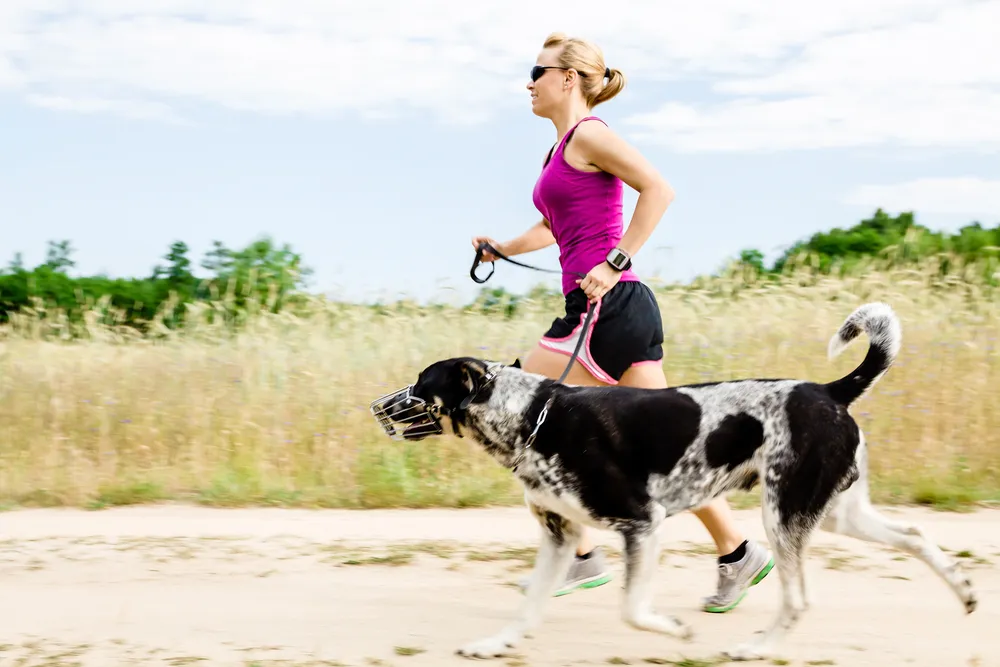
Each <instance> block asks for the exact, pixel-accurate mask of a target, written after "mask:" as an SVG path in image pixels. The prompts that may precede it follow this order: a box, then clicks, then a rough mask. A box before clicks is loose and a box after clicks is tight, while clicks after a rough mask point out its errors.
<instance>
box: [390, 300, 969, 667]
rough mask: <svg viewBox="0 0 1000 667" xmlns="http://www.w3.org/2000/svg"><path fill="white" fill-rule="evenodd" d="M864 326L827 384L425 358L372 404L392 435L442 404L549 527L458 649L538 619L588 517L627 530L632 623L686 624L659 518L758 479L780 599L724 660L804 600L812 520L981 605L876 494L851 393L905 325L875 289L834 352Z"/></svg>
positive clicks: (864, 383)
mask: <svg viewBox="0 0 1000 667" xmlns="http://www.w3.org/2000/svg"><path fill="white" fill-rule="evenodd" d="M862 331H864V332H865V333H866V334H867V335H868V338H869V340H870V346H869V348H868V353H867V355H866V357H865V359H864V361H863V362H862V363H861V364H860V365H859V366H858V367H857V368H856V369H855V370H853V371H851V373H849V374H848V375H846V376H844V377H843V378H841V379H839V380H835V381H833V382H830V383H828V384H817V383H813V382H806V381H801V380H761V379H755V380H734V381H730V382H718V383H709V384H698V385H688V386H681V387H676V388H671V389H657V390H654V389H636V388H627V387H572V386H566V385H562V384H557V383H555V382H554V381H552V380H550V379H547V378H545V377H542V376H539V375H533V374H529V373H526V372H524V371H522V370H520V368H519V367H518V366H519V365H518V364H515V365H514V366H506V365H503V364H498V363H492V362H487V361H482V360H479V359H474V358H468V357H463V358H455V359H448V360H444V361H439V362H437V363H434V364H432V365H431V366H429V367H428V368H426V369H425V370H424V371H423V372H421V373H420V376H419V378H418V380H417V382H416V383H415V384H414V385H413V386H411V387H408V388H406V389H404V390H402V391H401V392H397V393H396V394H395V395H394V397H395V399H396V400H394V401H392V402H391V403H392V404H391V405H388V406H387V405H386V404H387V403H388V401H382V402H381V403H379V406H382V407H381V408H380V409H381V414H382V417H383V419H382V421H383V426H384V427H385V428H386V429H387V431H388V432H390V434H391V433H392V430H391V429H392V426H390V425H389V424H390V423H392V422H395V423H409V425H408V426H407V428H406V429H405V430H404V431H403V432H402V437H404V438H406V439H409V440H419V439H421V438H423V437H426V436H427V435H431V434H438V433H442V432H443V427H442V426H441V420H442V419H445V420H447V421H450V422H451V424H452V427H453V429H454V431H455V433H456V434H457V435H459V436H462V435H463V433H464V434H467V435H468V436H469V437H470V438H472V439H473V440H475V441H476V442H478V443H479V444H481V445H482V446H483V447H484V448H485V449H486V451H487V452H489V453H490V454H491V455H492V456H493V457H494V458H495V459H496V460H497V461H498V462H500V463H501V464H502V465H504V466H506V467H507V468H509V469H510V470H512V471H513V473H514V475H515V476H516V477H517V478H518V479H519V480H520V482H521V483H522V484H523V485H524V488H525V499H526V501H527V504H528V507H529V508H530V509H531V511H532V513H533V514H534V515H535V516H536V517H537V518H538V520H539V522H540V523H541V526H542V528H543V535H544V537H543V540H542V543H541V546H540V549H539V551H538V557H537V560H536V564H535V569H534V572H533V574H532V577H531V583H530V584H529V586H528V590H527V592H526V599H525V602H524V605H523V607H522V609H521V611H520V613H519V615H518V617H517V618H516V620H515V621H514V622H512V623H511V624H509V625H508V626H506V627H505V628H503V629H502V630H501V631H500V632H499V633H498V634H496V635H494V636H491V637H488V638H486V639H483V640H481V641H477V642H474V643H472V644H469V645H467V646H465V647H463V648H461V649H460V650H459V653H460V654H462V655H466V656H470V657H494V656H499V655H502V654H504V653H505V652H506V651H507V650H509V649H510V648H512V647H514V646H515V645H516V644H517V643H518V642H519V641H521V640H522V639H523V637H524V635H525V634H526V633H527V632H528V631H530V630H531V629H532V628H534V627H536V626H537V625H538V624H539V623H540V622H541V618H542V610H543V606H544V604H545V602H546V601H547V600H548V599H549V598H550V596H551V594H552V592H553V590H554V587H555V585H556V584H557V583H558V582H560V581H562V579H563V578H564V577H565V574H566V571H567V569H568V568H569V565H570V563H571V561H572V558H573V553H574V551H575V548H576V544H577V540H578V539H579V537H580V527H581V526H582V525H587V526H592V527H595V528H603V529H608V530H613V531H616V532H618V533H619V534H620V535H621V536H622V538H623V540H624V554H625V599H624V604H623V609H622V613H623V618H624V620H625V622H627V623H629V624H630V625H632V626H634V627H636V628H639V629H642V630H651V631H654V632H661V633H665V634H669V635H674V636H678V637H683V638H687V637H689V636H690V630H689V629H688V628H687V627H686V626H685V625H683V624H682V623H681V622H680V621H678V620H676V619H674V618H668V617H666V616H663V615H661V614H658V613H657V612H656V611H654V609H653V605H652V586H651V580H652V577H653V575H654V571H655V569H656V564H657V557H658V544H657V528H658V527H659V525H660V524H661V522H662V521H663V520H664V519H665V518H666V517H668V516H671V515H674V514H677V513H678V512H682V511H684V510H688V509H691V508H697V507H700V506H703V505H705V504H707V503H709V502H711V501H712V500H713V499H714V498H716V497H717V496H720V495H722V494H725V493H726V492H728V491H731V490H733V489H750V488H752V487H753V486H754V485H755V484H756V483H758V482H760V483H761V484H762V485H763V494H762V502H763V506H762V514H763V523H764V528H765V530H766V533H767V538H768V542H769V543H770V546H771V548H772V549H773V551H774V555H775V563H776V567H777V570H778V575H779V577H780V580H781V587H782V605H781V608H780V611H779V612H778V615H777V618H776V619H775V621H774V623H773V625H772V626H771V627H770V629H769V630H767V631H766V632H764V633H762V634H761V636H760V637H759V638H757V639H755V640H754V641H752V642H749V643H746V644H742V645H740V646H738V647H736V648H735V649H733V650H730V651H728V652H727V653H726V655H727V657H729V658H730V659H744V660H745V659H761V658H765V657H768V656H770V655H772V653H773V651H774V649H775V648H776V647H777V646H778V645H779V643H780V642H781V640H782V638H783V637H784V636H785V634H786V633H787V632H788V631H789V630H790V629H791V628H792V627H793V626H794V625H795V623H796V622H797V621H798V620H799V618H800V616H801V615H802V613H803V612H804V610H805V609H806V608H807V606H808V603H807V601H806V591H805V582H804V576H803V569H802V564H803V558H804V557H805V553H804V552H805V548H806V545H807V542H808V540H809V537H810V535H811V534H812V532H813V530H814V529H815V528H817V527H821V528H822V529H824V530H828V531H832V532H837V533H842V534H845V535H850V536H853V537H856V538H860V539H863V540H868V541H872V542H880V543H883V544H887V545H891V546H893V547H896V548H898V549H902V550H904V551H906V552H908V553H911V554H913V555H914V556H917V557H919V558H921V559H923V560H924V561H925V562H926V563H927V564H928V565H929V566H930V567H931V568H932V569H933V570H934V571H935V572H937V574H938V575H939V576H940V577H941V578H942V579H944V581H945V582H947V583H948V585H950V586H951V588H952V590H953V591H954V592H955V594H956V595H957V596H958V598H959V600H961V602H962V604H963V605H964V607H965V609H966V610H967V611H968V612H972V611H973V610H974V609H975V606H976V598H975V594H974V592H973V590H972V584H971V583H970V581H969V579H968V578H967V577H965V576H964V575H963V574H962V573H961V572H960V570H959V567H958V564H957V563H956V562H954V561H952V560H951V559H949V558H948V557H947V556H946V555H945V554H944V553H942V551H941V550H940V549H939V548H938V547H937V546H935V545H934V543H933V542H931V541H930V540H928V539H927V537H925V536H924V534H923V532H922V531H921V530H920V528H918V527H916V526H912V525H905V524H901V523H897V522H894V521H890V520H889V519H887V518H885V517H883V516H881V515H880V514H879V513H878V512H876V511H875V509H874V508H873V507H872V506H871V504H870V502H869V496H868V480H867V462H868V455H867V445H866V443H865V438H864V435H863V433H862V432H861V429H860V428H859V426H858V424H857V423H856V422H855V421H854V419H853V418H852V417H851V416H850V414H849V413H848V411H847V408H848V407H849V406H850V405H851V404H852V403H853V402H854V401H856V400H857V399H858V398H859V397H860V396H862V395H863V394H864V393H865V392H866V391H867V390H868V389H869V388H870V387H871V386H872V385H873V384H874V383H875V382H876V381H877V380H878V379H879V378H880V377H881V376H882V375H883V374H884V373H885V372H886V371H887V370H888V369H889V367H890V366H891V365H892V362H893V360H894V359H895V357H896V355H897V353H898V351H899V348H900V340H901V331H900V326H899V321H898V320H897V318H896V315H895V314H894V313H893V311H892V309H891V308H890V307H889V306H887V305H885V304H882V303H870V304H866V305H864V306H861V307H860V308H858V309H857V310H856V311H855V312H854V313H852V314H851V315H850V317H848V318H847V320H846V321H845V322H844V323H843V325H842V326H841V327H840V329H839V331H838V332H837V333H836V335H834V337H833V338H832V339H831V341H830V347H829V354H830V356H831V357H833V356H835V355H837V354H839V353H840V352H841V351H842V350H843V348H844V347H845V346H846V345H847V344H848V343H850V342H851V341H852V340H853V339H854V338H856V337H857V336H858V335H859V334H860V333H861V332H862ZM374 405H375V404H373V406H374ZM413 415H416V417H415V418H414V417H413Z"/></svg>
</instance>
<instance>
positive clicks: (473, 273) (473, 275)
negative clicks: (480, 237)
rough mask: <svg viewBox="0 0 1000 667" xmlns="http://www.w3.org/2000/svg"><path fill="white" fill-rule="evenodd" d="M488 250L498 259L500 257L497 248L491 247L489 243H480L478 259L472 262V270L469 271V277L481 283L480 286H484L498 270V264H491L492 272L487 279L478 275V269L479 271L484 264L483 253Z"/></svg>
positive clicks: (477, 249)
mask: <svg viewBox="0 0 1000 667" xmlns="http://www.w3.org/2000/svg"><path fill="white" fill-rule="evenodd" d="M487 250H489V251H490V252H491V253H493V254H494V255H496V256H497V257H499V256H500V253H498V252H497V250H496V248H494V247H493V246H491V245H490V244H489V243H486V242H485V241H484V242H482V243H480V244H479V247H478V248H476V258H475V259H474V260H472V268H471V269H469V276H470V277H471V278H472V280H473V281H475V282H477V283H479V284H480V285H482V284H483V283H485V282H486V281H487V280H489V279H490V278H492V277H493V274H494V273H496V270H497V267H496V262H490V272H489V274H488V275H487V276H486V277H485V278H480V277H479V276H477V275H476V269H478V268H479V265H480V264H482V263H483V253H484V252H486V251H487Z"/></svg>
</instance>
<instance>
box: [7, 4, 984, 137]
mask: <svg viewBox="0 0 1000 667" xmlns="http://www.w3.org/2000/svg"><path fill="white" fill-rule="evenodd" d="M561 5H562V3H561V2H558V1H556V0H546V1H533V2H526V1H524V0H478V1H477V2H457V1H455V0H425V1H424V2H400V1H399V0H365V2H357V1H356V0H351V1H350V2H348V1H346V0H213V2H211V3H204V2H196V1H195V0H147V1H145V2H143V3H135V2H132V1H131V0H3V2H2V3H0V90H4V89H6V90H8V91H14V92H15V93H17V94H20V95H23V96H24V97H25V98H26V99H29V100H34V101H39V100H41V101H45V100H49V101H51V100H85V101H86V100H117V101H120V102H117V103H114V104H110V103H109V104H106V105H105V107H104V110H105V111H107V112H111V113H126V114H129V113H131V114H132V115H134V112H135V110H136V109H137V108H140V109H141V108H146V109H147V110H148V109H157V110H158V111H157V112H156V113H154V114H153V115H152V116H151V117H161V118H169V117H170V116H169V115H168V114H165V113H164V110H165V109H168V108H169V107H171V106H177V105H183V106H188V105H189V104H190V103H192V102H194V103H199V104H206V103H207V104H214V105H219V106H222V107H226V108H230V109H236V110H241V111H245V112H255V113H268V114H310V115H325V116H329V115H332V114H340V113H345V112H353V113H359V114H362V115H363V116H365V117H368V118H385V117H394V116H399V115H401V114H403V113H407V112H409V111H412V110H420V111H427V112H430V113H431V114H433V115H434V116H436V117H438V118H441V119H443V120H445V121H448V122H483V121H485V120H488V119H490V118H491V117H493V116H495V115H496V114H497V113H499V112H501V110H502V108H504V107H510V106H514V107H515V108H516V106H518V105H520V106H521V107H522V108H523V109H524V110H526V109H527V96H526V92H525V91H524V84H525V82H526V79H527V76H526V73H527V70H528V68H529V67H530V65H531V64H532V63H533V62H534V58H535V54H536V53H537V51H538V49H539V47H540V44H541V41H542V39H543V38H544V37H545V35H546V34H547V33H548V32H550V31H551V30H563V31H565V32H568V33H571V34H581V35H584V36H587V37H590V38H592V39H594V40H595V41H597V42H598V43H600V44H601V45H602V46H603V48H604V50H605V53H606V54H607V56H608V62H609V64H610V65H612V66H614V67H618V68H620V69H622V70H623V71H625V72H626V74H627V75H628V76H629V78H630V79H631V81H632V82H633V83H634V84H636V85H637V86H641V87H642V89H643V90H645V91H651V90H653V89H654V87H653V84H652V83H651V82H650V80H658V81H661V82H669V81H678V80H685V81H693V82H695V83H698V84H704V85H706V86H708V87H710V88H711V90H712V91H713V93H714V95H713V97H712V98H711V100H710V101H707V102H706V101H702V102H698V101H692V100H689V99H679V100H677V101H675V102H672V103H670V104H668V105H666V106H664V107H663V108H661V109H659V110H656V111H653V112H650V113H645V114H640V115H636V116H634V117H633V118H632V119H631V121H632V124H633V127H635V128H636V129H637V131H638V133H639V134H641V135H643V136H645V137H646V138H648V139H650V140H653V141H657V142H661V143H663V144H666V145H668V146H671V147H673V148H675V149H678V150H688V151H706V150H768V149H788V148H801V147H825V146H851V145H870V144H878V143H886V142H894V143H903V144H908V145H927V146H946V147H962V148H968V147H975V148H977V149H988V150H995V149H996V147H997V146H1000V129H998V127H1000V124H998V123H996V122H994V121H993V119H994V118H997V117H1000V40H997V39H996V38H995V35H994V34H993V33H995V26H996V25H998V24H1000V0H991V1H987V2H983V1H976V2H962V1H960V0H951V1H949V0H881V1H879V0H841V1H840V2H837V3H832V4H827V5H825V6H824V8H823V9H824V11H822V12H820V11H818V7H817V5H816V4H815V3H803V2H796V1H793V0H770V1H768V2H758V3H747V2H744V1H743V0H702V1H701V2H697V3H691V2H681V1H680V0H672V1H664V0H634V1H632V2H628V3H619V4H617V5H609V4H608V3H607V2H604V1H598V0H577V2H576V3H575V4H574V9H573V12H566V11H565V9H563V8H561ZM666 88H667V93H668V94H669V92H670V87H669V86H667V87H666ZM643 97H644V98H647V99H648V97H649V94H648V93H644V94H643ZM126 100H127V102H125V101H126ZM142 105H147V106H145V107H142ZM50 106H51V104H50ZM66 106H67V107H68V108H81V107H83V108H90V109H91V110H93V109H94V107H95V106H99V105H94V104H90V105H89V107H88V104H79V103H78V104H75V105H66Z"/></svg>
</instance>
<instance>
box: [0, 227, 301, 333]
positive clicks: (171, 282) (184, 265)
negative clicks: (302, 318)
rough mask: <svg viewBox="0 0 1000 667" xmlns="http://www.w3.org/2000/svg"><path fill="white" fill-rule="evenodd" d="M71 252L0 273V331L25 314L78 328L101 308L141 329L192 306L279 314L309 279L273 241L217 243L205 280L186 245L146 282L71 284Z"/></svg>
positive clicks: (101, 278)
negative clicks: (50, 315) (53, 317)
mask: <svg viewBox="0 0 1000 667" xmlns="http://www.w3.org/2000/svg"><path fill="white" fill-rule="evenodd" d="M73 251H74V248H73V246H72V243H71V242H70V241H68V240H61V241H49V244H48V250H47V253H46V258H45V261H43V262H42V263H41V264H39V265H38V266H35V267H34V268H31V269H29V268H27V267H25V266H24V262H23V259H22V254H21V253H17V254H15V255H14V258H13V260H12V261H11V262H10V264H9V265H8V266H7V267H5V268H3V269H0V323H6V322H8V321H9V320H10V317H11V314H12V313H16V312H24V311H26V310H28V309H34V310H33V312H38V311H40V310H41V311H52V310H59V311H62V312H64V313H66V314H67V315H68V316H69V317H70V319H71V320H78V319H79V318H80V317H81V316H82V313H83V311H85V310H89V309H91V308H93V307H95V306H96V305H97V304H98V303H102V304H103V307H104V308H105V309H106V310H108V311H114V312H116V313H119V314H120V315H119V319H121V317H122V316H123V318H124V321H119V322H117V323H119V324H127V325H131V326H136V327H138V328H140V329H145V328H146V326H147V325H148V324H149V323H150V322H152V321H153V320H157V321H159V322H162V323H163V324H165V325H166V326H168V327H175V326H178V325H180V324H182V323H183V321H184V317H185V314H186V312H187V306H188V305H189V304H191V303H193V302H195V301H208V300H212V301H219V300H228V302H229V303H230V305H231V306H233V307H234V308H236V309H239V308H244V307H245V306H246V305H247V304H248V302H251V301H252V302H254V303H257V304H259V305H260V306H261V307H263V308H267V309H269V310H272V311H275V312H276V311H278V310H280V309H281V308H283V307H284V306H285V305H287V303H288V300H289V299H292V298H294V297H295V295H296V294H298V293H299V292H300V291H301V290H302V289H303V287H304V286H305V284H306V281H307V279H308V277H309V276H310V275H311V273H312V270H311V269H309V268H308V267H306V266H304V265H303V263H302V257H301V255H300V254H299V253H297V252H294V251H293V250H292V249H291V247H289V246H288V245H287V244H285V245H283V246H280V247H279V246H278V245H277V244H276V243H275V242H274V241H273V240H272V239H271V238H270V237H263V238H260V239H258V240H256V241H253V242H252V243H250V244H249V245H247V246H246V247H244V248H241V249H232V248H227V247H226V246H225V245H224V244H222V243H221V242H219V241H214V242H213V244H212V248H211V250H210V251H209V252H207V253H206V254H205V256H204V257H203V259H202V261H201V267H202V268H203V269H205V271H206V272H208V276H207V277H198V276H196V275H195V274H194V272H193V267H194V265H193V263H192V260H191V258H190V248H189V247H188V245H187V244H186V243H184V242H183V241H175V242H174V243H172V244H171V245H170V247H169V249H168V250H167V253H166V254H165V255H163V256H162V257H161V259H162V260H163V262H162V263H158V264H157V265H156V266H154V267H153V270H152V272H151V273H150V274H149V275H148V276H144V277H132V278H111V277H108V276H105V275H96V276H71V275H70V274H69V271H70V270H71V269H73V268H74V267H75V266H76V262H75V261H74V260H73V256H72V255H73Z"/></svg>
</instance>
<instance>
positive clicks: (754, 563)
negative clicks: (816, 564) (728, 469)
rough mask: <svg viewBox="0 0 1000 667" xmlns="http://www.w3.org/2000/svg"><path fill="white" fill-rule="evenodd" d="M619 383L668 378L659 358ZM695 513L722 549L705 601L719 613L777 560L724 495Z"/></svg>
mask: <svg viewBox="0 0 1000 667" xmlns="http://www.w3.org/2000/svg"><path fill="white" fill-rule="evenodd" d="M619 384H620V385H623V386H629V387H647V388H650V389H662V388H665V387H666V386H667V378H666V376H665V375H664V373H663V365H662V364H661V363H660V362H655V363H654V362H647V363H642V364H639V365H636V366H632V367H631V368H629V369H628V370H627V371H625V373H624V374H623V375H622V378H621V380H620V381H619ZM692 514H694V515H695V516H696V517H698V519H699V520H700V521H701V522H702V524H703V525H704V526H705V528H706V529H707V530H708V533H709V534H710V535H711V536H712V539H713V540H714V541H715V548H716V550H717V551H718V553H719V558H718V563H719V582H718V590H717V591H716V593H715V595H712V596H710V597H708V598H705V599H704V600H703V601H702V608H703V609H704V610H705V611H711V612H716V613H719V612H726V611H729V610H730V609H732V608H733V607H735V606H736V605H738V604H739V603H740V601H741V600H742V599H743V597H744V596H745V595H746V592H747V590H748V589H749V588H750V586H753V585H755V584H757V583H758V582H759V581H760V580H761V579H763V578H764V577H765V576H767V573H768V572H770V570H771V568H772V567H773V564H774V561H773V560H772V559H771V554H770V553H768V552H767V550H766V549H764V548H763V547H761V546H760V545H759V544H757V543H756V542H750V541H749V540H746V539H745V538H744V537H743V534H742V533H741V532H740V530H739V528H738V527H737V526H736V521H735V519H734V517H733V513H732V510H731V509H730V507H729V503H728V502H727V500H726V498H725V497H724V496H720V497H718V498H716V499H715V500H713V501H712V502H711V503H709V504H708V505H705V506H704V507H700V508H698V509H696V510H692Z"/></svg>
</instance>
